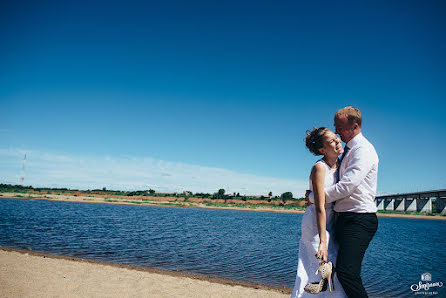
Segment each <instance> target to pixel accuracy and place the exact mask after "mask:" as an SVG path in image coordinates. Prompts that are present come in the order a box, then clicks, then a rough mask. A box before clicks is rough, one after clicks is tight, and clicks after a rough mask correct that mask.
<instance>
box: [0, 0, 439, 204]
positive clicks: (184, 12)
mask: <svg viewBox="0 0 446 298" xmlns="http://www.w3.org/2000/svg"><path fill="white" fill-rule="evenodd" d="M92 2H93V3H92ZM445 12H446V4H445V3H444V2H443V1H382V2H376V1H336V2H333V1H305V2H304V1H302V2H300V1H224V2H222V3H218V2H212V1H125V2H124V1H41V2H35V1H29V2H25V1H24V2H20V1H6V2H5V1H3V2H2V4H1V9H0V39H1V40H2V42H1V46H0V65H1V67H0V164H2V166H1V167H0V182H2V183H13V184H16V183H18V182H19V177H20V175H21V167H22V159H23V155H24V154H25V153H27V167H26V178H25V184H28V185H29V184H31V185H33V186H52V187H72V188H81V189H91V188H97V187H101V188H102V187H107V188H113V189H147V188H149V187H151V188H153V189H155V190H157V191H181V190H185V189H187V190H192V191H194V192H197V191H205V192H214V191H217V190H218V189H219V188H225V189H226V191H227V192H231V193H232V192H240V193H246V194H265V193H267V192H269V191H272V192H273V193H274V194H280V193H282V192H285V191H292V192H293V194H294V195H295V196H296V197H299V196H302V195H303V192H304V190H305V189H306V188H307V184H308V182H307V181H308V175H309V171H310V168H311V166H312V164H313V163H314V162H315V161H316V160H317V159H318V157H315V156H313V155H311V154H310V153H309V152H308V150H307V149H306V148H305V146H304V142H303V139H304V137H305V131H306V130H307V129H310V128H312V127H313V126H328V127H330V128H332V127H333V115H334V113H335V111H336V110H337V109H339V108H342V107H344V106H346V105H353V106H355V107H357V108H359V109H360V110H361V112H362V114H363V133H364V135H365V136H366V137H367V138H368V139H369V140H370V141H371V142H372V143H373V144H374V145H375V148H376V150H377V152H378V155H379V157H380V165H379V177H378V193H381V194H384V193H395V192H399V193H402V192H410V191H422V190H430V189H439V188H446V175H445V174H444V172H445V168H446V161H445V159H444V158H443V154H444V153H445V149H444V148H446V140H445V137H444V135H445V133H444V131H445V129H446V120H445V115H444V112H445V111H446V100H445V99H446V86H445V84H444V81H445V78H446V76H445V75H446V67H445V66H446V58H445V57H446V56H445V55H444V53H445V52H446V34H445V29H446V20H445V18H444V14H445Z"/></svg>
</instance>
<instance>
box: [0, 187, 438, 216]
mask: <svg viewBox="0 0 446 298" xmlns="http://www.w3.org/2000/svg"><path fill="white" fill-rule="evenodd" d="M0 199H22V200H42V201H59V202H76V203H90V204H113V205H133V206H135V205H139V206H153V207H177V208H202V209H220V210H236V211H255V212H274V213H291V214H303V213H305V210H298V209H284V208H283V209H282V208H279V207H276V208H274V207H265V206H246V207H235V206H234V207H233V206H209V205H206V204H203V203H189V202H169V201H155V200H153V201H151V200H148V199H144V200H141V199H140V198H131V197H130V198H128V199H118V198H104V197H85V196H74V195H59V194H57V195H54V194H51V195H39V194H25V195H24V194H23V193H0ZM216 205H217V204H216ZM377 216H378V217H391V218H408V219H428V220H446V216H439V215H423V214H397V213H379V212H378V213H377Z"/></svg>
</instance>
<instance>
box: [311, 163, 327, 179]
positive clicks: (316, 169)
mask: <svg viewBox="0 0 446 298" xmlns="http://www.w3.org/2000/svg"><path fill="white" fill-rule="evenodd" d="M316 174H325V166H324V164H323V163H322V162H317V163H315V164H314V166H313V167H312V168H311V176H313V175H316Z"/></svg>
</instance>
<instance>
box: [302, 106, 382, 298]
mask: <svg viewBox="0 0 446 298" xmlns="http://www.w3.org/2000/svg"><path fill="white" fill-rule="evenodd" d="M361 122H362V117H361V112H360V111H359V110H358V109H356V108H354V107H345V108H343V109H340V110H339V111H337V112H336V114H335V118H334V126H335V127H336V133H337V134H338V135H339V136H340V137H341V140H342V141H343V142H344V143H345V144H346V145H345V148H344V153H343V154H342V155H341V157H340V159H339V161H340V165H339V168H338V170H339V182H338V183H336V184H334V185H332V186H330V187H328V188H326V189H325V200H326V202H327V203H330V202H335V205H334V210H335V211H336V213H337V219H336V226H335V237H336V240H337V241H338V243H339V251H338V256H337V260H336V273H337V276H338V279H339V281H340V282H341V284H342V287H343V288H344V291H345V293H346V294H347V295H348V297H355V298H356V297H368V296H367V292H366V291H365V289H364V286H363V285H362V280H361V263H362V259H363V257H364V254H365V251H366V250H367V247H368V246H369V243H370V241H371V240H372V238H373V236H374V235H375V232H376V230H377V229H378V219H377V217H376V211H377V208H376V204H375V195H376V183H377V175H378V161H379V160H378V155H377V154H376V151H375V148H374V147H373V145H372V144H371V143H370V142H369V141H368V140H367V139H366V138H365V137H364V136H363V135H362V133H361ZM309 200H310V202H314V199H313V193H310V195H309Z"/></svg>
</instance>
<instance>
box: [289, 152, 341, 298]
mask: <svg viewBox="0 0 446 298" xmlns="http://www.w3.org/2000/svg"><path fill="white" fill-rule="evenodd" d="M318 162H320V163H322V164H323V165H324V166H325V167H326V171H325V184H324V186H325V187H327V186H330V185H332V184H334V183H336V169H331V168H330V167H329V166H328V165H327V164H326V163H325V162H324V161H323V160H319V161H317V163H318ZM310 190H311V191H313V185H312V182H311V179H310ZM332 205H333V204H331V203H330V204H325V214H326V216H327V243H328V261H329V262H332V263H333V265H336V256H337V253H338V247H337V244H336V243H335V241H334V211H333V206H332ZM318 248H319V233H318V231H317V221H316V209H315V208H314V204H313V205H310V206H309V207H308V208H307V209H306V210H305V214H304V216H303V218H302V224H301V237H300V242H299V260H298V265H297V275H296V282H295V284H294V288H293V293H292V294H291V297H292V298H294V297H347V295H346V294H345V292H344V290H343V289H342V286H341V284H340V283H339V280H338V279H337V277H336V275H335V277H334V286H335V291H333V292H330V291H329V289H328V285H327V290H326V291H324V292H320V293H319V294H316V295H315V294H310V293H307V292H305V291H304V287H305V285H306V284H308V283H310V282H318V281H320V279H321V275H320V274H318V275H316V274H315V272H316V270H317V269H318V268H319V259H316V257H315V255H316V253H317V250H318Z"/></svg>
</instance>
